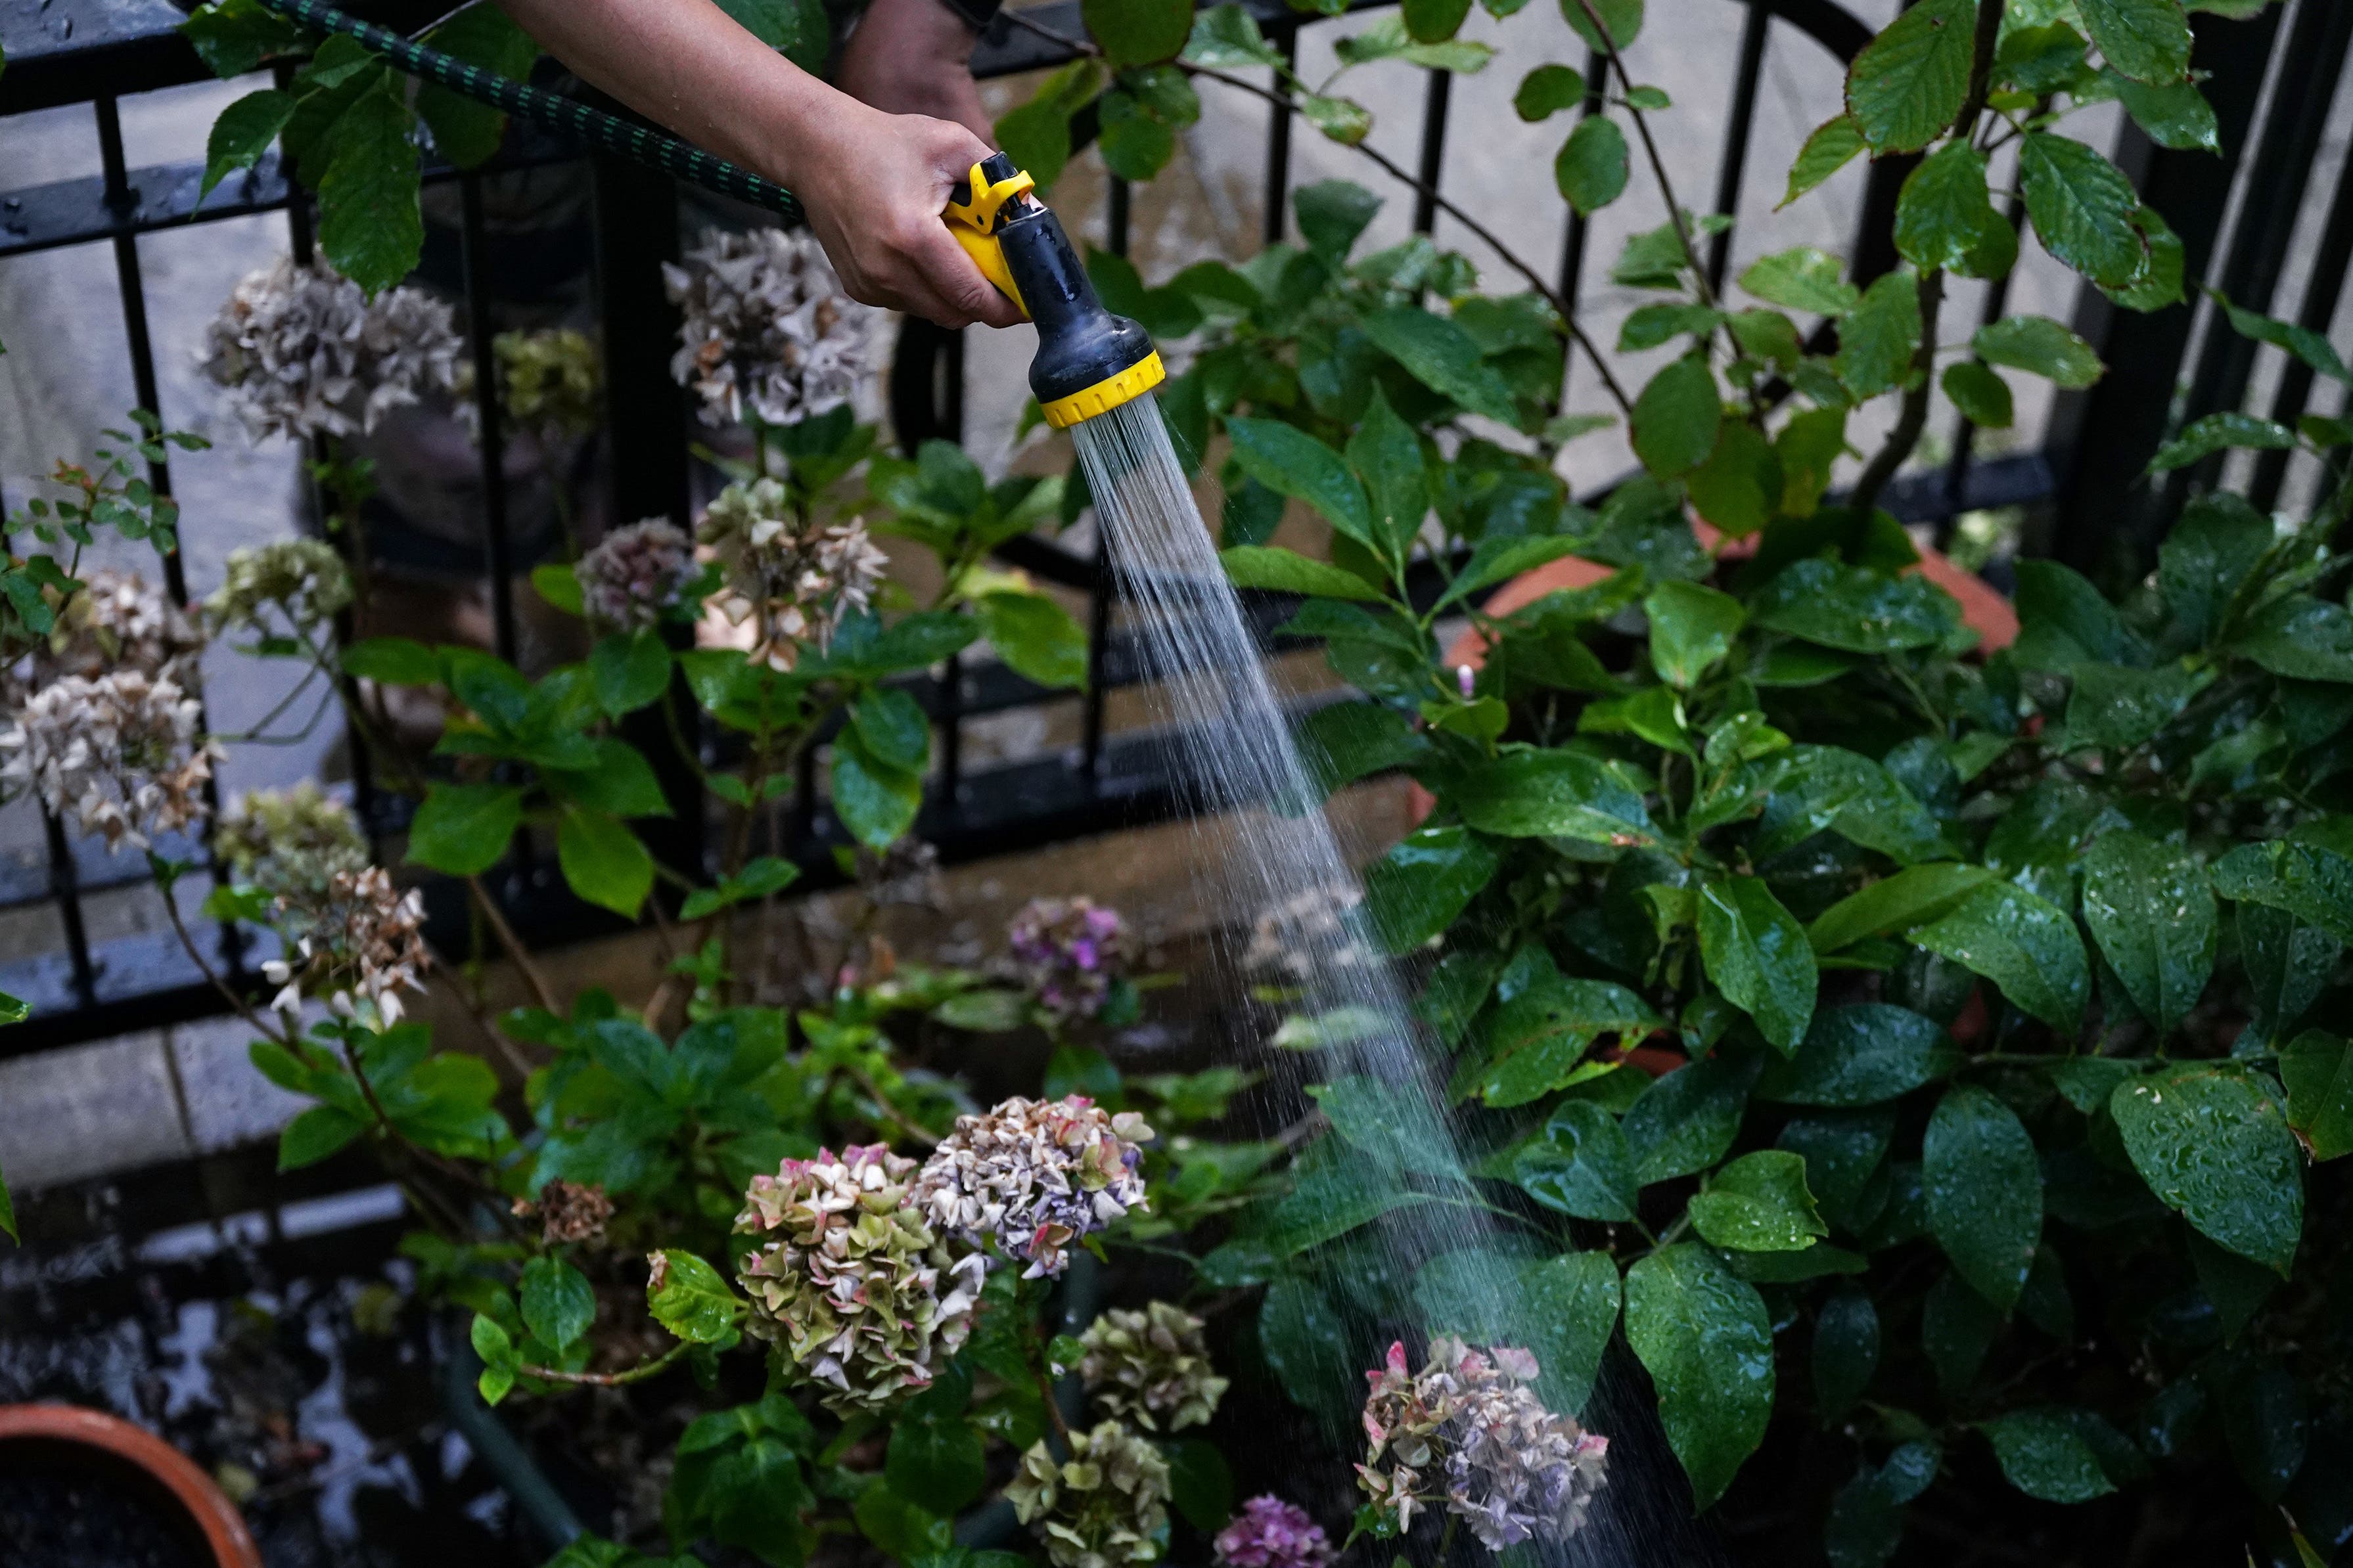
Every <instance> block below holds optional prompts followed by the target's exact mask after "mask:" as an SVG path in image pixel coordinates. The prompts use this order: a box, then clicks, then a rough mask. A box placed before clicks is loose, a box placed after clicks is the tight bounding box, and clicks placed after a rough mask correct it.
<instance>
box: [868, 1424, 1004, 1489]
mask: <svg viewBox="0 0 2353 1568" xmlns="http://www.w3.org/2000/svg"><path fill="white" fill-rule="evenodd" d="M882 1473H883V1475H884V1476H886V1477H887V1478H888V1479H889V1480H890V1483H891V1487H892V1490H894V1491H896V1492H898V1493H899V1494H900V1495H902V1496H903V1497H909V1498H921V1499H922V1500H923V1505H924V1507H925V1508H927V1509H929V1510H932V1511H933V1512H935V1513H940V1514H953V1513H955V1512H956V1511H957V1510H960V1509H962V1508H963V1507H964V1506H965V1504H967V1503H969V1502H971V1501H972V1500H974V1499H975V1498H976V1497H978V1496H979V1495H980V1494H981V1491H982V1489H984V1488H986V1487H987V1484H988V1459H987V1451H986V1448H985V1447H984V1445H983V1443H982V1441H981V1435H980V1429H979V1428H978V1427H977V1426H974V1425H973V1424H972V1423H971V1422H970V1421H968V1420H966V1419H965V1416H964V1415H963V1414H962V1413H961V1412H958V1413H956V1414H954V1415H938V1414H931V1413H925V1414H922V1415H918V1414H917V1413H916V1412H915V1411H914V1410H913V1409H912V1408H911V1409H910V1410H909V1411H908V1412H907V1413H906V1414H905V1415H902V1416H901V1417H900V1418H899V1420H898V1422H897V1424H896V1425H895V1426H892V1429H891V1447H890V1449H889V1451H888V1453H887V1456H886V1457H885V1458H884V1460H883V1467H882Z"/></svg>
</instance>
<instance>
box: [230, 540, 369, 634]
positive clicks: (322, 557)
mask: <svg viewBox="0 0 2353 1568" xmlns="http://www.w3.org/2000/svg"><path fill="white" fill-rule="evenodd" d="M351 602H352V572H351V568H350V567H349V566H346V565H345V564H344V563H343V557H342V556H341V555H339V554H337V553H336V552H335V547H334V546H333V545H332V544H329V543H328V542H326V541H325V540H323V539H280V540H275V541H273V542H270V543H268V544H249V545H247V546H245V547H243V548H242V549H237V550H232V551H230V552H229V554H228V567H227V573H226V574H225V575H224V576H223V578H222V581H221V585H220V586H219V587H218V588H216V589H215V590H214V592H213V595H212V597H211V598H209V599H206V601H205V618H206V621H207V622H209V623H210V624H211V626H212V627H213V629H214V630H216V631H227V630H236V631H251V632H260V633H263V634H265V635H272V634H276V633H278V632H280V631H282V630H283V629H285V628H283V627H280V626H272V625H270V624H269V617H268V614H267V612H268V611H269V610H270V609H271V608H273V607H274V608H276V609H277V611H278V612H279V614H280V615H281V616H284V617H285V620H286V626H290V627H291V628H293V629H294V630H295V631H298V632H306V633H307V632H316V631H318V630H319V629H320V628H321V627H322V626H325V625H326V624H327V623H328V622H329V621H332V619H334V617H335V616H337V615H338V614H340V613H341V612H342V611H343V607H344V606H345V605H349V604H350V603H351Z"/></svg>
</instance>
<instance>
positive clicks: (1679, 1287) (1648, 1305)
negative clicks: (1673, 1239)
mask: <svg viewBox="0 0 2353 1568" xmlns="http://www.w3.org/2000/svg"><path fill="white" fill-rule="evenodd" d="M1685 1070H1687V1071H1688V1070H1690V1069H1685ZM1626 1338H1627V1342H1629V1343H1630V1344H1631V1345H1632V1346H1633V1348H1634V1353H1635V1355H1636V1356H1638V1357H1639V1358H1641V1363H1642V1365H1643V1366H1644V1368H1645V1369H1647V1370H1648V1371H1649V1373H1650V1374H1651V1384H1653V1385H1654V1386H1655V1387H1656V1388H1657V1389H1658V1393H1659V1417H1660V1420H1661V1421H1662V1423H1664V1425H1665V1426H1666V1429H1667V1443H1668V1446H1669V1447H1672V1448H1673V1449H1674V1451H1675V1458H1678V1459H1680V1460H1682V1461H1683V1471H1684V1473H1685V1474H1686V1475H1688V1476H1689V1477H1690V1478H1691V1483H1692V1496H1693V1503H1694V1506H1695V1507H1698V1508H1703V1509H1704V1508H1705V1507H1707V1506H1708V1504H1710V1503H1712V1502H1714V1501H1715V1500H1716V1499H1717V1498H1718V1497H1720V1496H1722V1495H1723V1493H1724V1489H1725V1487H1727V1486H1729V1485H1730V1484H1731V1482H1732V1478H1733V1476H1734V1475H1735V1474H1736V1473H1737V1472H1738V1470H1739V1468H1740V1466H1741V1464H1742V1462H1743V1461H1745V1460H1746V1458H1748V1456H1749V1454H1750V1453H1751V1452H1752V1451H1753V1450H1754V1449H1755V1448H1756V1447H1757V1444H1758V1443H1759V1442H1761V1441H1763V1439H1764V1436H1765V1426H1766V1422H1767V1418H1768V1417H1770V1416H1771V1415H1772V1412H1773V1331H1772V1324H1771V1320H1770V1318H1769V1317H1768V1315H1767V1312H1766V1310H1765V1302H1764V1300H1763V1298H1761V1297H1759V1296H1758V1295H1757V1291H1756V1289H1755V1288H1754V1287H1752V1286H1750V1285H1747V1284H1746V1283H1744V1282H1743V1281H1742V1280H1740V1279H1736V1277H1735V1276H1734V1275H1733V1274H1732V1273H1731V1272H1730V1271H1729V1270H1727V1269H1726V1268H1725V1267H1724V1265H1723V1264H1721V1263H1719V1262H1717V1261H1716V1260H1715V1257H1714V1255H1713V1254H1711V1253H1710V1252H1708V1250H1707V1249H1706V1248H1705V1247H1698V1246H1695V1245H1694V1244H1692V1243H1689V1242H1684V1243H1681V1244H1679V1245H1676V1246H1673V1247H1666V1248H1663V1249H1662V1250H1660V1251H1658V1252H1653V1253H1651V1255H1650V1256H1649V1257H1647V1258H1642V1259H1641V1261H1640V1262H1638V1263H1636V1264H1635V1265H1634V1267H1633V1268H1630V1269H1629V1270H1628V1271H1627V1274H1626Z"/></svg>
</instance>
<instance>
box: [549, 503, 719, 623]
mask: <svg viewBox="0 0 2353 1568" xmlns="http://www.w3.org/2000/svg"><path fill="white" fill-rule="evenodd" d="M696 571H697V568H696V566H695V563H694V541H692V540H691V539H689V538H688V537H687V536H686V531H685V530H684V529H682V528H681V527H679V526H678V525H677V524H676V523H674V522H672V521H670V520H669V519H668V518H660V517H649V518H648V519H646V520H645V521H643V522H633V523H631V524H629V525H628V527H627V528H617V529H615V530H614V531H612V532H610V533H608V534H607V535H606V536H605V537H604V538H603V539H602V540H601V541H599V542H598V543H597V545H596V548H595V549H594V550H591V551H589V552H588V553H586V555H583V556H582V557H581V558H580V559H579V560H577V561H575V562H574V563H573V564H572V574H573V575H574V576H575V577H576V578H578V579H579V582H580V605H581V608H582V609H583V610H584V611H586V614H587V616H588V618H589V620H590V621H592V622H594V623H595V624H596V625H597V626H609V627H612V628H613V629H615V630H617V631H625V632H636V631H643V630H645V629H646V628H647V627H649V626H657V625H659V624H660V622H661V618H662V617H663V616H666V615H668V614H669V613H670V611H671V610H672V609H674V608H676V607H677V605H678V602H679V600H680V599H681V597H683V596H684V595H685V593H686V590H687V585H688V584H691V583H692V582H693V581H694V578H695V573H696Z"/></svg>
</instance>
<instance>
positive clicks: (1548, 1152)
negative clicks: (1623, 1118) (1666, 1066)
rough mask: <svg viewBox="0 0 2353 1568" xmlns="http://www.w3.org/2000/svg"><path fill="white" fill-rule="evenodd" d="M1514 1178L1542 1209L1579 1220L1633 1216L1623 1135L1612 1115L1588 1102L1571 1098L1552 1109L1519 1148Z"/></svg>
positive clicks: (1629, 1161) (1621, 1219)
mask: <svg viewBox="0 0 2353 1568" xmlns="http://www.w3.org/2000/svg"><path fill="white" fill-rule="evenodd" d="M1512 1177H1513V1180H1514V1181H1515V1182H1517V1183H1518V1184H1520V1187H1521V1188H1522V1190H1524V1191H1525V1192H1526V1193H1527V1194H1528V1195H1529V1196H1530V1197H1532V1198H1534V1199H1535V1200H1536V1202H1538V1203H1540V1204H1542V1205H1545V1206H1546V1208H1551V1209H1557V1210H1559V1211H1560V1212H1561V1213H1563V1214H1566V1215H1576V1216H1577V1218H1579V1219H1593V1220H1609V1221H1617V1222H1620V1223H1624V1222H1626V1221H1629V1220H1631V1219H1633V1218H1634V1217H1635V1208H1634V1200H1635V1193H1636V1183H1635V1180H1634V1168H1633V1156H1632V1155H1631V1154H1630V1152H1628V1150H1627V1147H1626V1136H1625V1134H1624V1133H1623V1132H1622V1131H1620V1130H1619V1126H1618V1119H1617V1118H1616V1117H1614V1116H1612V1115H1610V1114H1609V1112H1608V1111H1607V1110H1603V1109H1602V1108H1601V1107H1599V1106H1598V1105H1595V1104H1593V1103H1591V1102H1590V1101H1587V1100H1569V1101H1567V1102H1566V1103H1565V1104H1563V1105H1561V1106H1560V1107H1559V1109H1557V1110H1555V1111H1554V1112H1553V1113H1552V1116H1551V1118H1550V1119H1549V1120H1548V1121H1546V1123H1545V1126H1544V1131H1543V1134H1542V1136H1541V1137H1539V1138H1538V1139H1537V1140H1535V1142H1531V1143H1529V1144H1527V1145H1526V1146H1525V1147H1524V1148H1523V1149H1522V1150H1521V1151H1520V1153H1519V1156H1518V1158H1517V1160H1516V1162H1515V1163H1514V1166H1513V1171H1512Z"/></svg>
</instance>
